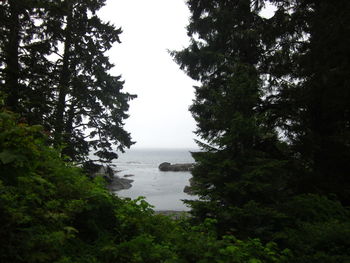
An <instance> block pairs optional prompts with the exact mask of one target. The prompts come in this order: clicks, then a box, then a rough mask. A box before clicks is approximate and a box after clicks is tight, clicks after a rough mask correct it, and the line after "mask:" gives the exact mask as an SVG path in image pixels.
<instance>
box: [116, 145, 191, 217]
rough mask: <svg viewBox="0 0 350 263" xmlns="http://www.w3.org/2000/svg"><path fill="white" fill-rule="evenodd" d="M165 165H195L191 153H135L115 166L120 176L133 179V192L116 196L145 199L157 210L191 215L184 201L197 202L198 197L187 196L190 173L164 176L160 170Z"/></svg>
mask: <svg viewBox="0 0 350 263" xmlns="http://www.w3.org/2000/svg"><path fill="white" fill-rule="evenodd" d="M162 162H169V163H193V162H194V160H193V158H192V156H191V154H190V150H187V149H131V150H128V151H126V152H125V153H124V154H120V155H119V158H118V159H117V160H116V161H115V162H114V163H113V164H114V165H116V170H118V171H120V172H118V176H120V177H123V176H124V175H133V176H132V177H129V179H132V180H134V182H133V183H132V187H131V188H129V189H125V190H121V191H118V192H116V194H117V195H118V196H120V197H129V198H132V199H136V198H137V197H139V196H144V197H145V198H146V201H147V202H148V203H150V204H151V205H153V206H154V210H173V211H188V210H189V208H188V207H187V206H186V205H185V204H184V203H183V202H182V200H183V199H188V200H193V199H196V197H195V196H191V195H188V194H186V193H184V192H183V190H184V187H185V186H186V185H189V179H190V178H191V173H190V172H162V171H160V170H159V169H158V166H159V164H161V163H162Z"/></svg>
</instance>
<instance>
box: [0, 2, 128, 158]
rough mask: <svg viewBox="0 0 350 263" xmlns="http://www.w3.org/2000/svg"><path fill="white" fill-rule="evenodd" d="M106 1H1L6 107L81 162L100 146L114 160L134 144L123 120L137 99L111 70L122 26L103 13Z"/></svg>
mask: <svg viewBox="0 0 350 263" xmlns="http://www.w3.org/2000/svg"><path fill="white" fill-rule="evenodd" d="M104 3H105V1H104V0H94V1H79V0H74V1H60V2H57V1H42V0H35V1H34V0H25V1H20V2H18V1H12V0H9V1H3V2H2V3H1V12H2V13H3V14H4V16H3V18H2V19H3V20H4V22H5V23H4V24H3V25H2V26H1V30H2V32H4V33H5V37H4V38H2V39H1V43H0V47H1V50H2V52H1V53H3V54H4V55H3V57H1V62H0V63H1V79H2V80H1V90H3V91H4V92H5V93H6V94H7V103H6V106H7V107H9V108H11V109H12V110H14V111H16V112H18V113H20V114H21V115H22V116H23V117H25V118H26V120H27V122H29V123H31V124H41V125H43V126H44V127H45V129H46V130H47V131H48V132H50V133H51V135H52V142H53V144H54V145H55V146H56V147H58V148H61V147H63V153H64V154H65V155H67V156H69V157H70V158H71V159H72V160H75V161H82V160H84V159H86V157H87V155H88V153H89V151H90V150H92V149H94V150H95V153H96V155H97V156H98V158H99V159H100V160H101V161H107V162H109V161H111V160H112V159H113V158H116V157H117V155H116V153H115V150H116V149H118V150H120V151H123V150H124V149H125V148H126V147H130V145H131V144H132V141H131V138H130V134H129V133H128V132H126V131H125V130H124V129H123V125H124V123H123V122H124V120H125V119H126V118H127V117H128V115H127V113H126V112H127V110H128V107H129V106H128V102H129V101H130V100H131V99H133V98H134V97H135V96H134V95H130V94H128V93H125V92H123V91H122V88H123V83H124V82H123V81H122V80H121V77H120V76H112V75H111V74H110V73H109V71H110V69H111V68H112V67H113V65H112V64H111V63H110V62H109V59H108V57H107V56H106V55H105V52H106V51H108V50H109V49H110V48H111V47H112V45H113V43H115V42H120V40H119V35H120V33H121V29H117V28H115V27H114V26H113V25H111V24H110V23H106V22H103V21H102V20H101V19H100V18H99V17H98V16H97V11H98V10H99V9H100V8H102V7H103V6H104ZM14 17H17V20H16V19H14ZM16 21H17V22H16ZM11 41H12V42H13V43H12V42H11ZM112 145H114V146H115V148H113V147H112Z"/></svg>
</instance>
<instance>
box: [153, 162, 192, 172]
mask: <svg viewBox="0 0 350 263" xmlns="http://www.w3.org/2000/svg"><path fill="white" fill-rule="evenodd" d="M193 166H194V164H193V163H176V164H171V163H167V162H165V163H161V164H160V165H159V166H158V168H159V170H161V171H163V172H168V171H171V172H188V171H191V170H192V169H193Z"/></svg>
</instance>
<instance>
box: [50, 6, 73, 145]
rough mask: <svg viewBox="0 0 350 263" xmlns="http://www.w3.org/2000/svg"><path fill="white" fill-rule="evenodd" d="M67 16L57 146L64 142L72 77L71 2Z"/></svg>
mask: <svg viewBox="0 0 350 263" xmlns="http://www.w3.org/2000/svg"><path fill="white" fill-rule="evenodd" d="M68 12H69V13H68V16H67V26H66V28H65V42H64V51H63V52H64V53H63V65H62V72H61V75H60V82H59V95H58V101H57V106H56V116H55V117H56V119H55V125H54V128H55V132H54V144H55V146H56V147H58V146H60V145H61V144H62V133H63V131H64V113H65V109H66V96H67V94H68V92H69V80H70V77H71V72H70V68H69V63H70V52H71V51H70V49H71V45H72V36H71V31H72V30H71V29H72V15H73V9H72V4H71V3H70V6H69V9H68Z"/></svg>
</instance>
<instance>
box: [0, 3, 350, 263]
mask: <svg viewBox="0 0 350 263" xmlns="http://www.w3.org/2000/svg"><path fill="white" fill-rule="evenodd" d="M104 2H105V1H104V0H89V1H83V0H72V1H68V0H67V1H43V0H21V1H15V0H6V1H1V2H0V21H1V24H0V51H1V53H0V97H1V98H0V224H1V228H0V262H11V263H12V262H14V263H16V262H23V263H24V262H28V263H31V262H33V263H34V262H59V263H64V262H67V263H68V262H89V263H90V262H91V263H93V262H125V263H129V262H131V263H132V262H169V263H170V262H202V263H205V262H208V263H209V262H219V263H220V262H221V263H224V262H238V263H243V262H248V263H260V262H271V263H274V262H298V263H304V262H305V263H306V262H324V263H326V262H327V263H329V262H350V253H349V249H348V248H349V247H350V211H349V208H348V206H349V205H350V199H349V193H350V190H349V189H350V180H349V175H350V168H349V167H350V166H349V165H348V163H347V162H348V161H349V160H350V149H349V148H350V130H349V129H350V103H349V101H350V89H349V76H350V61H349V59H348V58H349V55H350V32H349V31H350V27H349V25H350V21H349V20H350V17H349V16H348V15H347V14H348V13H349V12H350V3H349V2H348V1H345V0H339V1H336V2H332V3H331V2H330V1H320V0H292V1H290V0H288V1H287V0H286V1H284V0H270V1H268V0H212V1H207V0H188V1H187V4H188V6H189V8H190V11H191V19H190V23H189V25H188V35H189V36H190V37H191V44H190V45H189V47H187V48H185V49H184V50H182V51H177V52H173V53H172V54H173V56H174V58H175V59H176V61H177V62H178V63H179V65H180V67H181V68H182V69H184V70H185V71H186V72H187V73H188V75H189V76H190V77H192V78H194V79H196V80H198V81H200V85H199V86H197V87H195V91H196V98H195V100H194V102H193V105H192V106H191V108H190V110H191V112H192V114H193V116H194V118H195V120H196V121H197V124H198V129H197V135H198V136H199V137H200V138H201V139H202V140H201V142H199V144H200V146H201V147H202V151H201V152H198V153H194V154H193V156H194V158H195V159H196V166H195V169H194V170H193V178H194V180H193V190H194V191H195V193H197V194H198V195H199V197H200V199H199V200H197V201H188V203H189V204H190V205H191V207H192V211H191V213H192V217H191V218H187V219H186V218H184V219H180V220H173V219H171V218H168V217H165V216H162V215H155V214H154V212H153V210H152V208H151V207H150V206H149V205H148V204H147V203H146V202H145V201H144V200H143V199H142V198H140V199H137V200H125V199H120V198H118V197H117V196H115V195H113V194H111V193H109V192H108V190H107V189H106V187H105V182H104V181H103V179H101V178H95V179H93V178H91V177H90V176H88V175H87V174H85V173H84V171H83V170H82V169H81V168H78V167H77V163H78V162H81V161H84V160H87V156H88V153H89V151H91V150H95V151H97V153H96V154H97V156H99V158H100V159H101V160H102V161H107V162H108V161H110V160H112V159H113V158H116V157H117V155H116V154H115V153H114V152H113V151H112V145H113V144H114V145H115V146H116V147H117V148H118V149H119V150H123V149H124V148H125V147H129V146H130V145H131V144H132V141H131V138H130V135H129V134H128V133H127V132H126V131H125V130H124V129H123V120H124V119H126V118H127V110H128V101H129V100H130V99H132V98H134V96H133V95H130V94H128V93H125V92H122V87H123V82H122V81H121V78H120V76H111V75H110V74H109V70H110V69H111V68H112V66H113V65H111V63H110V62H109V60H108V57H106V56H105V52H106V51H107V50H109V49H110V48H111V46H112V44H113V43H115V42H119V34H120V33H121V29H116V28H115V27H114V26H113V25H111V24H109V23H105V22H103V21H102V20H101V19H100V18H99V17H98V15H97V11H98V10H99V9H100V8H101V7H102V6H103V5H104ZM266 5H272V6H274V7H275V8H276V12H274V14H273V16H272V17H270V18H264V17H262V16H261V15H260V12H261V10H262V9H263V8H264V6H266Z"/></svg>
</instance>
